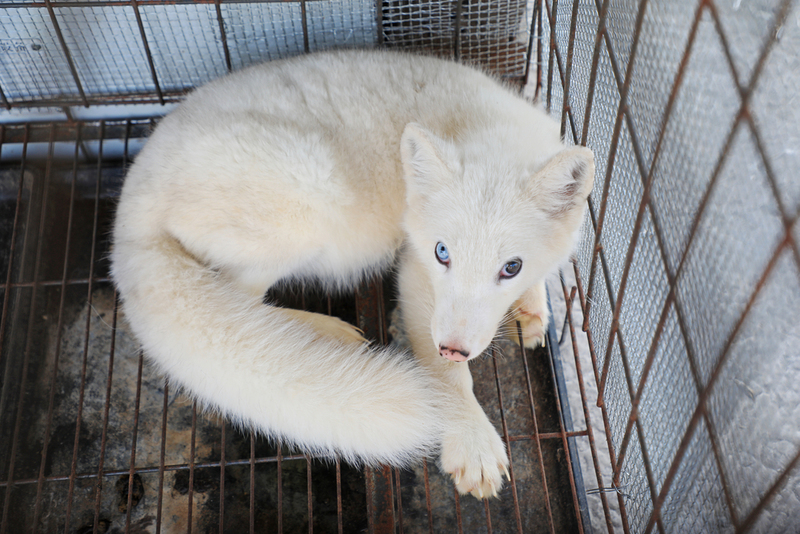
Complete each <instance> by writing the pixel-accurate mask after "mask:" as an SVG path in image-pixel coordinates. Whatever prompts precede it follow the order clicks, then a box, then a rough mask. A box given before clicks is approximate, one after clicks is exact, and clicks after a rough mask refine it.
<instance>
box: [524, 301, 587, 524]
mask: <svg viewBox="0 0 800 534" xmlns="http://www.w3.org/2000/svg"><path fill="white" fill-rule="evenodd" d="M572 297H573V298H575V295H574V293H573V295H572ZM570 304H571V302H567V305H570ZM518 328H519V327H518ZM519 339H520V342H522V329H521V328H520V329H519ZM547 353H548V355H549V363H550V379H551V380H552V382H553V394H554V396H555V399H556V413H557V415H558V425H559V427H560V428H561V432H560V433H561V445H562V446H563V447H564V459H565V460H566V462H567V473H568V474H569V488H570V491H571V492H572V504H573V506H574V507H575V517H576V518H577V520H578V532H579V534H583V531H584V529H583V514H581V506H580V503H579V502H578V492H577V488H576V486H575V473H574V471H573V466H572V455H571V454H570V447H569V441H568V439H567V426H566V418H565V417H564V414H563V413H562V411H561V396H560V394H559V392H558V389H559V388H558V379H557V378H556V370H555V367H554V366H553V359H554V357H555V355H554V354H553V351H552V343H549V344H548V346H547ZM525 367H526V371H527V361H526V362H525ZM531 399H533V394H532V393H531Z"/></svg>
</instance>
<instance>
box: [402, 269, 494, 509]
mask: <svg viewBox="0 0 800 534" xmlns="http://www.w3.org/2000/svg"><path fill="white" fill-rule="evenodd" d="M399 282H400V299H401V309H402V311H403V325H404V327H405V330H406V333H407V334H408V337H409V340H410V341H411V345H412V348H413V350H414V355H415V356H416V358H417V360H418V361H419V362H420V363H421V364H422V365H423V366H424V367H425V368H426V369H428V371H429V372H430V373H431V374H432V375H433V376H434V377H436V378H437V379H438V383H439V384H440V386H441V389H442V393H443V395H444V397H445V398H446V399H447V400H446V406H445V407H444V410H443V414H444V417H445V421H443V428H444V433H443V436H442V449H441V458H440V466H441V468H442V470H444V471H445V472H446V473H448V474H450V475H451V476H452V477H453V480H454V482H455V485H456V489H458V491H459V493H462V494H464V493H471V494H472V495H474V496H475V497H478V498H481V499H482V498H485V497H490V496H494V495H495V494H496V493H497V492H498V491H499V490H500V488H501V487H502V485H503V478H502V477H503V474H504V473H507V472H508V454H507V451H506V445H505V444H504V443H503V440H502V439H501V438H500V435H499V434H498V432H497V430H496V429H495V427H494V426H493V425H492V423H491V422H490V421H489V418H488V417H486V414H485V413H484V411H483V408H481V406H480V404H479V403H478V400H477V399H476V398H475V394H474V393H473V391H472V375H471V374H470V371H469V367H468V364H467V363H458V362H452V361H449V360H447V359H445V358H444V357H443V356H441V355H440V354H439V350H438V348H437V347H436V346H435V345H434V342H433V338H432V336H431V331H430V315H429V313H430V311H429V310H431V309H432V307H433V306H432V302H431V296H430V295H431V294H432V291H431V289H430V287H428V286H429V282H428V281H427V278H426V277H425V274H424V272H423V269H422V268H420V267H419V266H418V265H416V263H415V262H414V261H413V260H409V259H408V258H404V259H403V262H402V264H401V267H400V272H399Z"/></svg>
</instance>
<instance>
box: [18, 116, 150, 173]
mask: <svg viewBox="0 0 800 534" xmlns="http://www.w3.org/2000/svg"><path fill="white" fill-rule="evenodd" d="M154 118H160V117H153V118H143V119H136V120H132V121H130V131H129V132H126V130H127V124H128V121H122V120H120V121H119V122H117V121H107V122H106V123H105V127H104V131H103V132H101V131H100V122H99V121H98V122H92V121H87V122H55V123H52V122H42V123H38V124H37V123H30V122H29V123H26V124H6V125H5V128H4V130H5V137H4V139H3V142H4V144H15V143H47V142H50V130H49V127H50V126H51V125H53V124H54V125H55V133H54V135H53V142H57V143H60V142H65V141H70V142H73V141H75V140H76V139H77V138H78V129H80V131H81V142H85V141H97V140H99V139H125V138H126V133H127V134H128V135H127V137H129V138H131V139H137V138H142V137H147V136H148V135H149V134H150V128H151V126H150V123H151V121H152V120H153V119H154ZM114 166H117V165H114Z"/></svg>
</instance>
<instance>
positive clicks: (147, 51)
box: [129, 0, 164, 106]
mask: <svg viewBox="0 0 800 534" xmlns="http://www.w3.org/2000/svg"><path fill="white" fill-rule="evenodd" d="M129 1H130V3H131V7H132V8H133V13H134V15H135V16H136V24H137V25H138V26H139V35H140V36H141V38H142V46H143V47H144V55H145V57H146V58H147V64H148V66H149V67H150V76H151V77H152V78H153V84H154V85H155V87H156V95H158V102H159V103H160V104H161V105H162V106H163V105H164V95H163V94H162V93H161V85H160V84H159V83H158V74H157V73H156V64H155V63H154V62H153V54H152V53H150V43H148V42H147V35H146V34H145V31H144V23H143V22H142V15H141V13H139V0H129Z"/></svg>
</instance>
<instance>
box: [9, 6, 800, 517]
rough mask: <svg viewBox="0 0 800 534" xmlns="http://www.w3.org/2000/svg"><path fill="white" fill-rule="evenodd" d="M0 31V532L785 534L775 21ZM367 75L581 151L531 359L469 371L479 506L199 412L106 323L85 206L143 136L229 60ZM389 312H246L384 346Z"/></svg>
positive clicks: (794, 377)
mask: <svg viewBox="0 0 800 534" xmlns="http://www.w3.org/2000/svg"><path fill="white" fill-rule="evenodd" d="M0 28H2V30H0V104H2V106H3V109H2V110H0V163H2V167H0V192H2V196H1V197H0V200H1V202H0V212H1V213H0V236H2V238H0V266H1V267H2V270H1V271H0V276H1V277H2V278H0V283H2V287H1V288H0V292H2V295H3V308H2V316H0V346H1V347H2V353H1V354H0V378H1V379H2V390H0V503H2V519H1V520H0V533H5V532H65V533H70V532H80V533H85V532H123V531H124V532H191V531H195V532H197V531H203V532H205V531H219V532H246V531H250V532H262V531H276V532H298V531H303V532H305V531H308V532H313V531H317V532H336V531H338V532H358V531H365V530H366V531H370V532H431V533H432V532H548V531H549V532H553V533H556V532H591V531H599V532H602V531H609V532H626V533H627V532H653V531H658V532H708V533H716V532H774V533H784V532H800V527H798V526H797V525H800V473H799V472H798V467H797V464H798V462H799V461H800V424H799V423H798V422H800V411H799V410H800V393H798V391H800V390H799V389H798V388H797V386H796V384H797V383H798V379H800V320H799V319H798V317H800V252H798V244H797V240H798V238H800V223H798V214H799V213H800V180H798V179H797V175H798V171H800V100H798V97H797V90H796V88H797V87H798V86H799V85H800V55H798V51H799V50H800V6H798V2H797V1H796V0H771V1H768V0H758V1H749V2H745V1H741V0H724V1H723V0H699V1H688V0H686V1H676V2H668V1H665V0H662V1H647V0H640V1H638V2H632V1H629V2H624V1H619V0H615V1H611V0H569V1H568V0H543V1H539V0H535V1H531V2H526V1H522V0H503V1H501V2H484V1H469V2H468V1H449V2H421V3H412V2H400V1H393V0H387V1H384V2H381V3H378V4H375V3H374V2H372V1H369V0H338V1H327V0H326V1H323V0H313V1H312V0H309V1H299V2H269V1H266V2H257V1H247V2H244V1H242V2H240V1H222V0H216V1H213V0H208V1H189V0H179V1H173V2H162V1H159V0H137V1H134V0H97V1H95V0H91V1H74V2H73V1H69V2H68V1H50V0H46V1H18V2H4V3H3V4H2V5H0ZM370 46H385V47H396V48H403V49H410V50H415V51H418V52H420V53H427V54H438V55H442V56H445V57H452V58H454V59H457V60H461V61H467V62H471V63H475V64H478V65H481V66H483V67H485V68H487V69H489V70H490V71H492V72H494V73H496V74H498V75H500V76H503V77H504V78H505V79H507V80H508V81H509V82H510V83H516V84H518V85H519V86H520V87H521V89H522V90H523V91H524V93H525V94H526V95H529V96H530V97H531V98H537V99H538V100H539V101H540V102H541V103H542V105H544V106H546V107H547V108H548V109H550V110H551V112H552V113H553V114H554V115H555V116H559V117H560V118H561V123H562V132H563V134H564V136H565V139H567V141H568V142H574V143H576V144H583V145H586V146H589V147H590V148H592V149H593V150H594V152H595V156H596V161H597V175H596V179H595V189H594V191H593V193H592V195H591V197H590V199H589V206H588V210H587V218H586V221H585V224H584V229H583V234H582V238H581V242H580V243H579V246H578V249H577V252H576V257H575V260H574V262H573V263H572V264H570V265H566V266H564V268H563V269H562V272H561V276H560V277H556V278H553V279H552V280H549V281H548V289H549V294H550V300H551V305H552V309H553V312H554V313H553V315H554V324H552V325H551V327H550V333H549V336H548V343H547V348H546V349H540V350H537V351H535V352H530V351H528V352H523V351H520V349H519V347H518V346H516V345H514V344H513V343H510V342H508V343H504V344H503V345H501V346H500V350H499V351H497V352H496V353H493V354H487V355H486V357H484V358H481V359H479V360H477V361H476V362H475V363H474V364H471V369H472V372H473V375H474V377H475V384H476V386H475V387H476V396H477V397H478V399H479V401H480V402H481V404H482V406H484V408H485V410H486V412H487V415H488V416H489V418H490V420H492V421H493V423H494V424H495V425H496V427H497V428H498V430H499V431H500V434H501V436H503V439H504V440H505V442H506V444H507V446H508V447H509V451H510V456H511V460H512V468H511V475H512V482H511V484H509V485H508V486H507V487H506V489H504V490H503V492H502V493H501V495H500V498H499V499H495V500H489V501H482V502H481V501H477V500H475V499H473V498H471V497H468V498H464V497H459V496H458V495H457V494H456V493H455V491H454V490H453V487H452V485H451V484H450V483H449V481H448V480H447V478H446V477H444V476H443V475H441V473H439V470H438V468H437V467H436V466H435V465H434V463H433V462H427V463H422V464H420V465H419V466H418V467H417V468H415V469H412V470H408V471H398V470H394V469H389V468H382V469H366V470H357V469H353V468H351V467H348V466H346V465H344V464H340V463H338V462H334V463H331V462H323V461H320V460H315V459H313V458H309V457H306V456H304V455H302V454H301V453H298V452H297V451H291V450H287V449H285V448H282V447H281V446H280V443H277V444H276V443H269V442H266V441H264V440H262V439H260V438H258V437H257V436H253V435H251V434H249V433H248V432H242V431H240V430H238V429H235V428H232V427H231V426H230V425H229V424H227V423H225V422H224V421H221V420H219V419H217V418H214V417H212V416H209V415H205V414H203V413H202V412H199V411H198V410H197V408H196V406H195V405H194V404H193V403H192V402H191V401H189V400H187V399H186V397H184V396H182V395H180V392H177V391H174V388H170V385H169V384H168V383H165V382H164V380H163V378H161V377H159V376H158V375H157V374H155V373H154V372H153V371H152V370H151V369H150V368H149V366H148V364H147V361H146V358H145V357H144V355H143V354H142V353H141V351H140V350H139V348H138V346H137V345H136V343H135V341H134V340H133V338H132V337H131V335H130V333H129V332H128V330H127V327H126V325H125V321H124V317H122V316H118V313H117V299H116V295H115V293H114V289H113V286H112V284H111V283H110V280H109V279H108V265H107V260H106V256H107V252H108V246H109V244H108V231H109V224H110V221H111V219H112V217H113V207H114V199H115V197H116V195H117V192H118V191H119V187H120V186H121V183H122V181H123V179H124V170H125V167H126V165H127V164H128V161H129V159H130V158H132V157H134V156H135V154H136V153H137V152H138V150H139V149H140V148H141V146H142V144H143V141H144V138H145V137H146V136H147V134H148V132H149V131H150V129H151V128H152V126H153V124H154V123H155V121H157V118H158V116H160V115H163V113H165V112H166V111H168V110H169V109H171V108H172V106H174V103H176V102H178V101H179V100H180V99H181V98H182V96H183V95H184V94H185V93H186V91H188V90H189V89H191V88H192V87H195V86H197V85H199V84H201V83H204V82H205V81H208V80H210V79H213V78H215V77H217V76H220V75H223V74H224V73H226V72H228V71H230V70H235V69H238V68H241V67H243V66H246V65H249V64H252V63H254V62H258V61H263V60H269V59H275V58H279V57H286V56H290V55H294V54H300V53H305V52H312V51H314V50H321V49H326V48H332V47H370ZM393 291H394V290H393V285H392V282H391V280H383V281H379V280H373V281H370V282H368V283H365V284H364V285H363V286H362V287H361V288H359V290H358V291H357V293H356V294H355V295H349V296H348V295H344V296H328V295H322V294H319V293H318V292H317V291H314V290H313V288H305V289H300V288H296V289H294V290H288V291H286V292H282V293H281V294H276V295H275V297H276V298H277V299H278V300H279V301H281V302H283V303H284V304H285V305H287V306H292V307H298V308H302V309H307V310H311V311H317V312H321V313H329V314H334V315H337V316H340V317H342V318H344V319H346V320H348V321H350V322H352V323H354V324H357V325H358V326H359V327H360V328H362V329H363V330H364V331H365V332H366V334H367V336H368V337H370V338H371V339H374V340H376V341H377V342H380V343H387V342H390V341H392V340H394V341H395V342H397V341H401V340H402V332H401V331H399V330H398V329H397V328H396V321H395V320H394V313H393V308H394V300H393V298H394V297H393Z"/></svg>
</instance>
